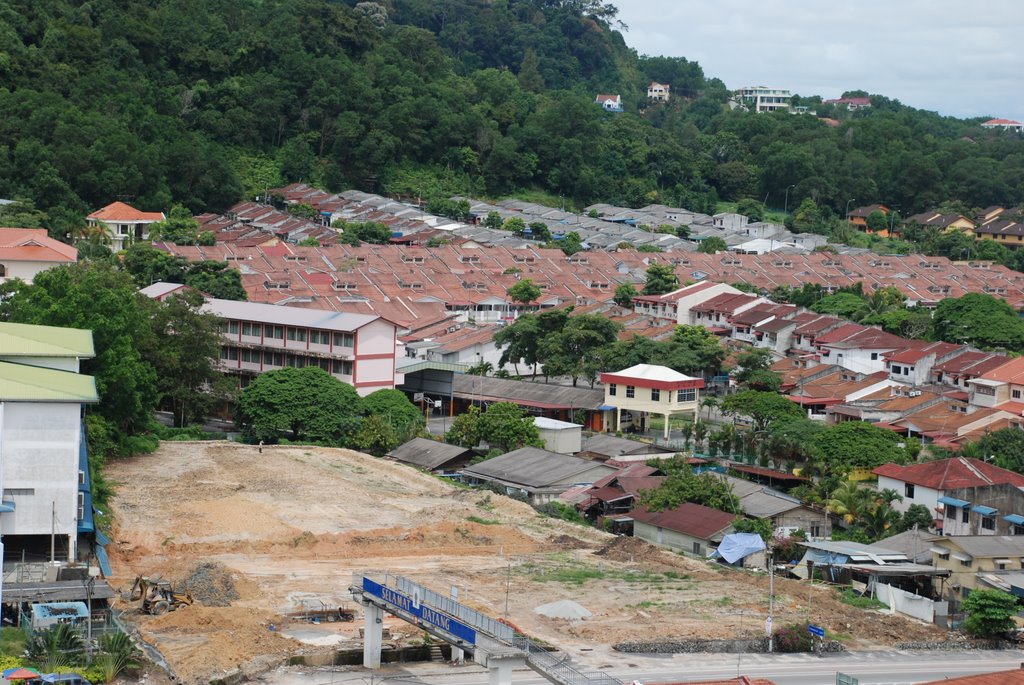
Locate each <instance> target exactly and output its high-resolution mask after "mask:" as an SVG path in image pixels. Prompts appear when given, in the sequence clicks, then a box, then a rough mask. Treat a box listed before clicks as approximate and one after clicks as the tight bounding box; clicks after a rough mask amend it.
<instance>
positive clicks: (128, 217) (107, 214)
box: [88, 202, 165, 221]
mask: <svg viewBox="0 0 1024 685" xmlns="http://www.w3.org/2000/svg"><path fill="white" fill-rule="evenodd" d="M88 218H90V219H96V220H97V221H163V220H164V218H165V217H164V215H163V212H140V211H139V210H137V209H135V208H134V207H132V206H131V205H129V204H125V203H124V202H111V203H110V204H109V205H107V206H106V207H104V208H103V209H97V210H96V211H95V212H93V213H92V214H90V215H89V216H88Z"/></svg>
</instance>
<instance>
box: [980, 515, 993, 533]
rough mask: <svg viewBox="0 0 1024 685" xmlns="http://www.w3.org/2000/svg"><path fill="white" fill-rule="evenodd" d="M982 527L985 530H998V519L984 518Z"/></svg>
mask: <svg viewBox="0 0 1024 685" xmlns="http://www.w3.org/2000/svg"><path fill="white" fill-rule="evenodd" d="M981 527H982V528H984V529H985V530H995V529H996V519H995V517H994V516H982V517H981Z"/></svg>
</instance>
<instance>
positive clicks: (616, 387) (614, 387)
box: [608, 383, 619, 397]
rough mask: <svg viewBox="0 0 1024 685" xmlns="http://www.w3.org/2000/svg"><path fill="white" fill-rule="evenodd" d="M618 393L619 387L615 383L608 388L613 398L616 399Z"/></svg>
mask: <svg viewBox="0 0 1024 685" xmlns="http://www.w3.org/2000/svg"><path fill="white" fill-rule="evenodd" d="M618 391H619V387H618V386H617V385H615V384H614V383H612V384H611V385H609V386H608V394H609V395H611V396H612V397H614V396H615V393H617V392H618Z"/></svg>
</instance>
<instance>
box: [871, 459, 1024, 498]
mask: <svg viewBox="0 0 1024 685" xmlns="http://www.w3.org/2000/svg"><path fill="white" fill-rule="evenodd" d="M872 473H874V474H876V475H879V476H886V477H888V478H894V479H896V480H901V481H903V482H904V483H913V484H914V485H920V486H922V487H926V488H931V489H933V490H953V489H956V488H970V487H976V486H982V485H1000V484H1003V483H1010V484H1011V485H1016V486H1024V476H1022V475H1021V474H1019V473H1014V472H1013V471H1007V470H1006V469H1002V468H999V467H998V466H995V465H994V464H989V463H987V462H984V461H981V460H979V459H967V458H966V457H953V458H951V459H940V460H938V461H930V462H926V463H924V464H911V465H910V466H899V465H897V464H885V465H883V466H879V467H878V468H876V469H874V471H872Z"/></svg>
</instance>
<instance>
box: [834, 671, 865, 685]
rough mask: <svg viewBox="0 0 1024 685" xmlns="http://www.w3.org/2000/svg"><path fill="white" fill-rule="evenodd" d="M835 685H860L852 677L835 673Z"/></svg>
mask: <svg viewBox="0 0 1024 685" xmlns="http://www.w3.org/2000/svg"><path fill="white" fill-rule="evenodd" d="M836 685H860V681H859V680H857V679H856V678H854V677H853V676H852V675H846V674H845V673H836Z"/></svg>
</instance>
